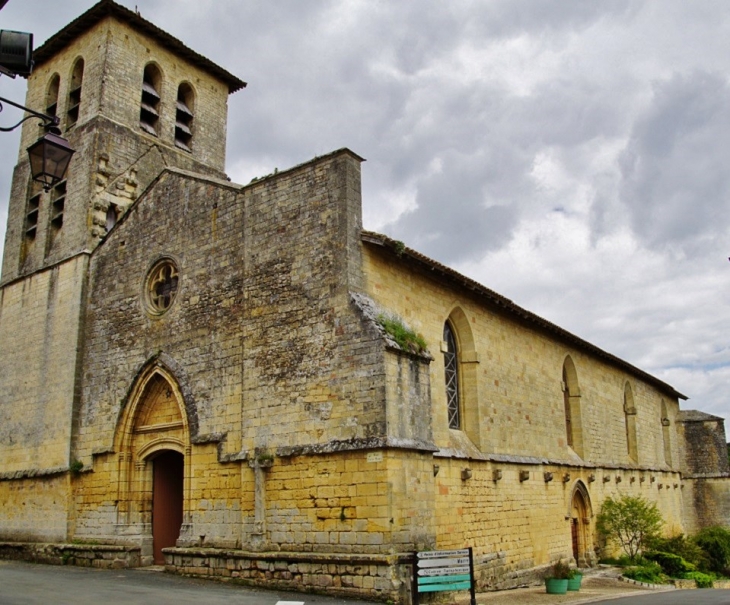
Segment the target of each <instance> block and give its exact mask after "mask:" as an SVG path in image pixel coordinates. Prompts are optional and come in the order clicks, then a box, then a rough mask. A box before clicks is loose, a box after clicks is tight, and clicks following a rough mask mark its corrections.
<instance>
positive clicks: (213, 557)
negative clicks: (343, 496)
mask: <svg viewBox="0 0 730 605" xmlns="http://www.w3.org/2000/svg"><path fill="white" fill-rule="evenodd" d="M162 552H163V553H164V555H165V569H166V571H170V572H174V573H179V574H183V575H189V576H196V577H217V578H220V579H223V580H228V581H232V582H239V583H241V584H244V585H250V586H261V587H266V588H277V589H280V590H295V591H302V592H318V593H325V594H333V595H335V594H337V595H343V596H351V597H359V598H368V599H377V600H382V601H390V602H394V603H409V602H410V569H411V560H412V555H411V554H410V553H404V554H395V555H353V554H348V553H326V554H318V553H299V552H246V551H240V550H224V549H217V548H166V549H164V550H163V551H162Z"/></svg>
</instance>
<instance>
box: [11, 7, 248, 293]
mask: <svg viewBox="0 0 730 605" xmlns="http://www.w3.org/2000/svg"><path fill="white" fill-rule="evenodd" d="M34 60H35V67H34V70H33V73H32V74H31V75H30V76H29V78H28V92H27V96H26V105H27V106H28V107H30V108H32V109H35V110H37V111H42V112H44V113H47V114H51V115H57V116H58V117H59V118H60V122H61V124H60V125H61V129H62V130H63V134H64V136H65V137H66V138H67V139H68V140H69V143H70V144H71V146H72V147H73V148H74V149H75V150H76V154H75V156H74V158H73V159H72V161H71V165H70V167H69V170H68V174H67V178H66V180H65V181H63V182H61V183H59V184H57V185H56V186H55V187H53V188H52V189H51V190H50V191H48V192H45V191H43V189H42V188H41V186H40V185H38V184H36V183H33V182H31V180H30V170H29V165H28V160H27V157H25V153H24V150H25V149H26V148H27V147H28V146H29V145H30V144H31V143H32V142H33V141H35V140H36V139H37V138H38V136H39V127H38V125H37V123H36V122H35V121H30V122H26V123H25V124H24V126H23V131H22V135H21V145H20V147H21V153H20V156H19V160H18V164H17V166H16V167H15V171H14V174H13V184H12V192H11V196H10V205H9V209H8V229H7V233H6V239H5V254H4V257H3V267H2V276H1V277H0V283H7V282H8V281H10V280H14V279H16V278H18V277H21V276H24V275H30V274H32V273H33V272H35V271H38V270H40V269H43V268H47V267H50V266H53V265H54V264H56V263H58V262H62V261H63V260H65V259H68V258H70V257H72V256H74V255H76V254H79V253H84V252H88V251H91V250H93V249H94V248H95V247H96V246H97V245H98V243H99V242H100V241H101V240H102V239H103V237H104V236H105V235H106V233H107V232H108V231H109V230H110V229H111V228H112V227H113V226H114V224H115V223H116V221H117V220H118V219H119V218H121V216H122V215H123V214H124V213H125V212H126V210H127V209H128V208H129V206H130V205H131V204H132V203H133V202H134V200H135V199H136V198H137V197H138V196H139V194H140V193H141V192H142V191H143V190H144V189H145V188H146V187H147V186H148V185H149V184H150V183H151V182H152V181H153V180H154V179H155V178H156V177H157V175H158V174H159V173H160V171H161V170H162V169H163V168H165V167H168V166H175V167H178V168H182V169H185V170H190V171H193V172H198V173H204V174H209V175H214V176H218V177H220V178H225V174H224V172H223V170H224V165H225V140H226V120H227V99H228V95H229V94H230V93H232V92H235V91H236V90H239V89H240V88H243V87H244V86H245V82H243V81H241V80H240V79H239V78H237V77H235V76H233V75H232V74H230V73H228V72H227V71H226V70H224V69H223V68H221V67H219V66H217V65H216V64H214V63H213V62H212V61H210V60H208V59H206V58H205V57H203V56H201V55H199V54H197V53H195V52H194V51H192V50H190V49H189V48H187V47H186V46H185V45H184V44H183V43H182V42H180V41H179V40H177V39H176V38H174V37H173V36H171V35H169V34H167V33H165V32H163V31H162V30H160V29H159V28H157V27H156V26H155V25H153V24H152V23H150V22H148V21H146V20H145V19H143V18H142V17H141V16H140V15H138V14H137V13H135V12H132V11H130V10H128V9H126V8H124V7H122V6H120V5H118V4H116V3H115V2H113V1H112V0H101V2H99V3H97V4H96V5H95V6H93V7H92V8H91V9H89V10H88V11H87V12H86V13H84V14H83V15H81V16H80V17H79V18H78V19H76V20H74V21H73V22H71V23H70V24H69V25H67V26H66V27H65V28H63V29H62V30H61V31H60V32H58V33H57V34H55V35H54V36H52V37H51V38H50V39H49V40H48V41H47V42H46V43H45V44H44V45H43V46H41V47H40V48H38V49H37V50H36V51H35V53H34Z"/></svg>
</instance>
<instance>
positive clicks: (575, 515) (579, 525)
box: [570, 490, 590, 567]
mask: <svg viewBox="0 0 730 605" xmlns="http://www.w3.org/2000/svg"><path fill="white" fill-rule="evenodd" d="M571 509H572V511H571V515H570V517H571V518H570V533H571V536H570V537H571V542H572V545H573V558H574V559H575V563H576V565H578V567H587V566H588V565H589V564H590V561H589V559H590V556H589V553H588V550H589V547H588V542H589V540H588V534H589V527H588V523H589V521H588V507H587V505H586V501H585V499H584V498H583V494H582V493H581V492H580V491H578V490H576V491H575V493H574V494H573V502H572V506H571Z"/></svg>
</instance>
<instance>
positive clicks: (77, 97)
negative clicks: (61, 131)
mask: <svg viewBox="0 0 730 605" xmlns="http://www.w3.org/2000/svg"><path fill="white" fill-rule="evenodd" d="M83 79H84V60H83V59H79V60H78V61H76V65H74V70H73V74H72V75H71V85H70V86H69V93H68V108H67V109H66V128H73V126H75V125H76V122H78V121H79V109H80V107H81V84H82V82H83Z"/></svg>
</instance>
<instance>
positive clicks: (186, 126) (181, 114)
mask: <svg viewBox="0 0 730 605" xmlns="http://www.w3.org/2000/svg"><path fill="white" fill-rule="evenodd" d="M175 108H176V110H175V146H176V147H179V148H180V149H184V150H185V151H192V141H193V89H192V88H191V87H190V86H189V85H188V84H180V88H178V89H177V103H176V105H175Z"/></svg>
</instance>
